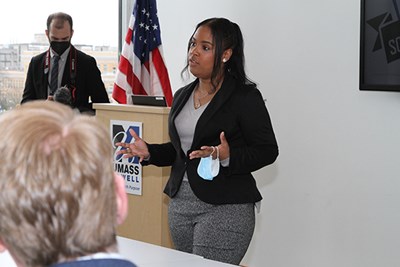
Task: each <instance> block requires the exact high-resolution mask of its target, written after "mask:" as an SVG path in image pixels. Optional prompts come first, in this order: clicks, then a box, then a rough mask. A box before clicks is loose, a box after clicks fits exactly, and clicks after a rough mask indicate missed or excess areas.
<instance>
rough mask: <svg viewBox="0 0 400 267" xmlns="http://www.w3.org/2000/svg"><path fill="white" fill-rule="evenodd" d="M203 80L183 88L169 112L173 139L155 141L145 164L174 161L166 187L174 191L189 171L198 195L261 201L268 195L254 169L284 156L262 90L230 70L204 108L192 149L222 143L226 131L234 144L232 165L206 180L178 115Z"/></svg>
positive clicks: (215, 200) (217, 201)
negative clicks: (182, 135)
mask: <svg viewBox="0 0 400 267" xmlns="http://www.w3.org/2000/svg"><path fill="white" fill-rule="evenodd" d="M197 83H198V80H196V81H194V82H193V83H191V84H189V85H187V86H185V87H183V88H181V89H179V90H178V91H177V92H176V93H175V95H174V99H173V104H172V107H171V111H170V114H169V123H168V126H169V136H170V140H171V142H169V143H165V144H149V145H148V147H149V152H150V160H149V161H148V162H144V161H143V164H144V165H146V164H154V165H157V166H170V165H172V168H171V175H170V178H169V180H168V182H167V185H166V187H165V189H164V192H165V193H166V194H167V195H168V196H170V197H174V195H175V194H176V193H177V192H178V190H179V186H180V184H181V182H182V178H183V175H184V173H185V171H187V174H188V179H189V183H190V185H191V188H192V190H193V192H194V193H195V195H196V196H197V197H198V198H199V199H201V200H202V201H204V202H207V203H211V204H239V203H255V202H257V201H260V200H261V199H262V197H261V194H260V192H259V191H258V189H257V186H256V182H255V180H254V177H253V175H252V174H251V172H253V171H256V170H258V169H260V168H262V167H264V166H266V165H269V164H272V163H273V162H274V161H275V159H276V158H277V156H278V145H277V142H276V139H275V134H274V131H273V129H272V124H271V120H270V117H269V114H268V111H267V108H266V106H265V103H264V100H263V98H262V95H261V93H260V91H259V90H258V89H257V88H256V87H254V86H250V85H239V84H238V82H237V81H236V80H235V79H234V78H233V77H231V76H230V75H227V76H226V77H225V80H224V82H223V84H222V86H221V88H220V90H218V92H217V93H216V94H215V96H214V97H213V99H212V100H211V102H210V103H209V105H208V106H207V108H206V109H205V110H204V112H203V114H202V115H201V116H200V118H199V120H198V122H197V125H196V128H195V133H194V137H193V143H192V147H191V149H190V150H189V151H188V154H189V153H190V152H191V151H193V150H198V149H200V147H201V146H203V145H207V146H211V145H214V146H216V145H219V144H220V133H221V132H222V131H224V132H225V136H226V138H227V141H228V143H229V147H230V161H229V166H228V167H222V166H221V167H220V172H219V174H218V176H216V177H214V179H213V180H212V181H206V180H204V179H202V178H201V177H200V176H199V175H198V174H197V166H198V164H199V162H200V159H193V160H189V158H188V156H187V155H188V154H187V155H185V154H184V152H183V150H182V149H181V144H180V139H179V136H178V133H177V129H176V127H175V119H176V116H177V115H178V114H179V112H180V111H181V110H182V108H183V106H184V105H185V103H186V102H187V100H188V98H189V97H190V95H191V93H192V91H193V90H194V88H195V87H196V84H197Z"/></svg>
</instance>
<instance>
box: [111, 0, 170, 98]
mask: <svg viewBox="0 0 400 267" xmlns="http://www.w3.org/2000/svg"><path fill="white" fill-rule="evenodd" d="M132 94H135V95H154V96H165V99H166V101H167V104H168V106H171V103H172V91H171V84H170V81H169V77H168V71H167V68H166V66H165V63H164V59H163V56H162V46H161V35H160V24H159V21H158V17H157V4H156V0H136V2H135V4H134V6H133V12H132V15H131V18H130V22H129V29H128V32H127V34H126V37H125V43H124V45H123V47H122V52H121V57H120V62H119V66H118V71H117V75H116V80H115V83H114V89H113V93H112V97H113V98H114V99H115V100H116V101H117V102H118V103H121V104H131V103H132V99H131V95H132Z"/></svg>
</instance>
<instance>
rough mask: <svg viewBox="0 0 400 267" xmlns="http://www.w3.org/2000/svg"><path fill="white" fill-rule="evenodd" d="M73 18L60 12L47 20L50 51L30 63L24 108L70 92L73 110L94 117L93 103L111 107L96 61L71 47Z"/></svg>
mask: <svg viewBox="0 0 400 267" xmlns="http://www.w3.org/2000/svg"><path fill="white" fill-rule="evenodd" d="M73 33H74V30H73V21H72V17H71V16H70V15H68V14H66V13H62V12H58V13H54V14H51V15H50V16H49V17H48V18H47V29H46V36H47V38H48V39H49V43H50V48H49V49H48V50H47V51H46V52H44V53H41V54H39V55H37V56H35V57H33V58H32V60H31V62H30V63H29V68H28V73H27V77H26V82H25V88H24V92H23V95H22V100H21V104H23V103H26V102H28V101H32V100H36V99H48V100H53V96H54V93H55V91H56V89H58V88H60V87H61V86H66V87H67V88H69V90H70V91H71V92H70V93H71V96H72V102H71V106H72V107H73V108H77V109H79V110H80V111H81V112H87V113H91V114H94V110H93V108H92V102H93V103H109V102H110V100H109V97H108V94H107V91H106V89H105V87H104V83H103V81H102V79H101V74H100V70H99V69H98V67H97V63H96V60H95V59H94V58H93V57H91V56H89V55H87V54H85V53H83V52H82V51H79V50H78V49H76V48H75V47H74V46H73V45H71V39H72V35H73Z"/></svg>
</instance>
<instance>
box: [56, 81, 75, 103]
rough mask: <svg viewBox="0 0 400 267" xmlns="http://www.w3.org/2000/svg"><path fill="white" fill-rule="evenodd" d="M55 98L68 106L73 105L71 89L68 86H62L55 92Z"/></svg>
mask: <svg viewBox="0 0 400 267" xmlns="http://www.w3.org/2000/svg"><path fill="white" fill-rule="evenodd" d="M53 100H54V101H56V102H59V103H62V104H65V105H67V106H71V105H72V95H71V91H70V90H69V88H68V87H67V86H62V87H60V88H58V89H57V90H56V91H55V92H54V95H53Z"/></svg>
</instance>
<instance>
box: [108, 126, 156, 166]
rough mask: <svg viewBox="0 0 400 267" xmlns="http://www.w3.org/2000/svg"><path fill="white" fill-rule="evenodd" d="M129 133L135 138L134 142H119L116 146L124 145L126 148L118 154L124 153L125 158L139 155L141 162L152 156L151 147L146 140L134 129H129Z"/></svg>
mask: <svg viewBox="0 0 400 267" xmlns="http://www.w3.org/2000/svg"><path fill="white" fill-rule="evenodd" d="M129 133H130V134H131V135H132V137H133V138H134V139H135V141H134V142H133V143H122V142H118V143H116V144H115V145H116V146H122V147H124V148H126V149H123V150H120V151H118V152H117V154H118V155H119V154H124V158H132V157H139V162H142V161H143V160H144V159H148V158H149V157H150V153H149V149H148V148H147V144H146V142H145V141H144V140H143V139H142V138H140V137H139V136H138V135H137V134H136V132H135V131H134V130H133V129H129Z"/></svg>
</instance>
